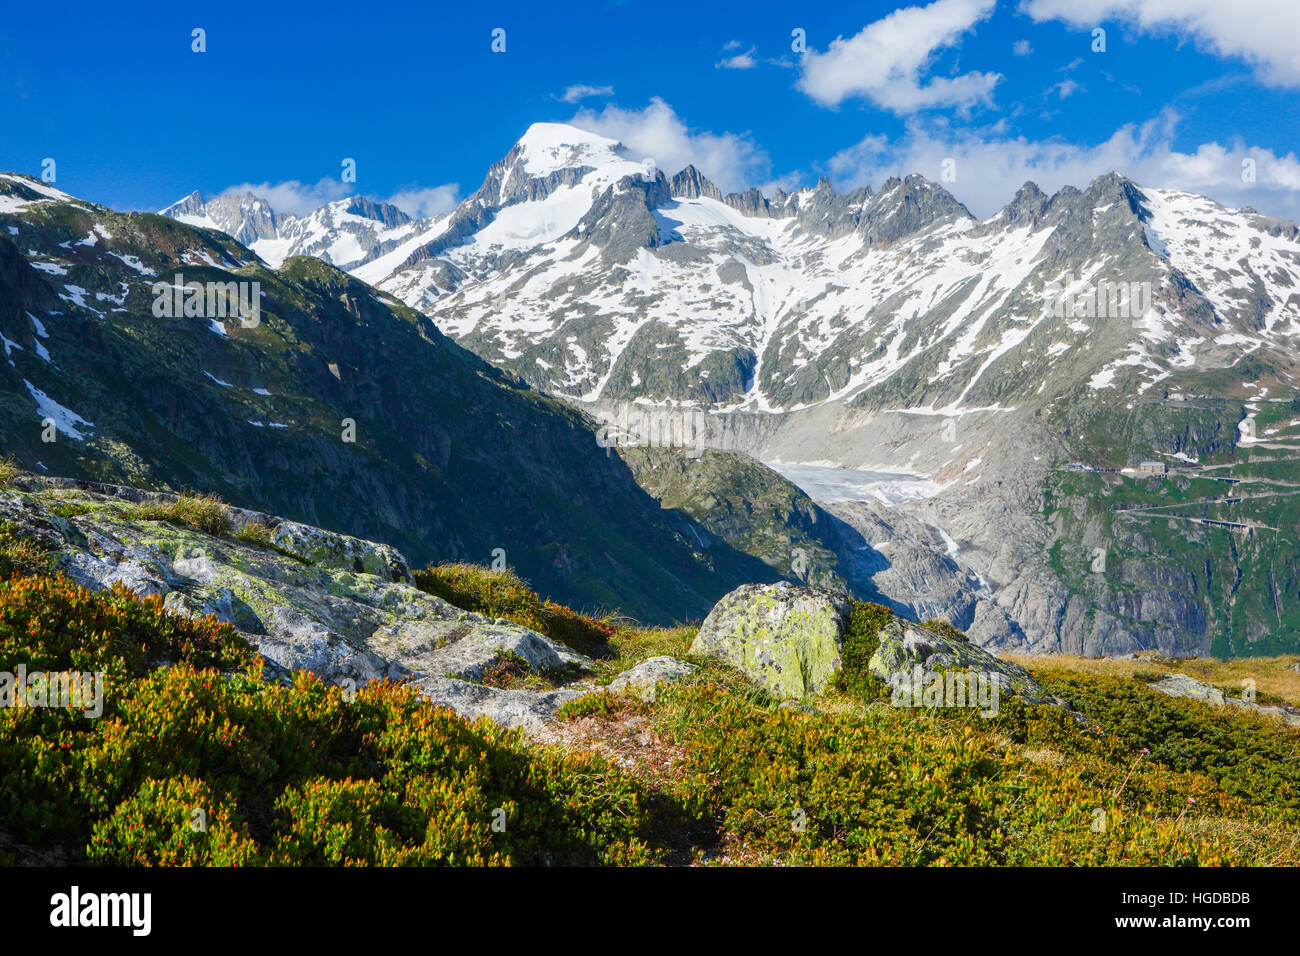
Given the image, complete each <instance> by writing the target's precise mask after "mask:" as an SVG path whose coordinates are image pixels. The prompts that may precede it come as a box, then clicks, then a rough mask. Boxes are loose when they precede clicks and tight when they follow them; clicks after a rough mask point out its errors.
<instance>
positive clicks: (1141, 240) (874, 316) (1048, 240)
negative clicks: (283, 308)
mask: <svg viewBox="0 0 1300 956" xmlns="http://www.w3.org/2000/svg"><path fill="white" fill-rule="evenodd" d="M165 212H166V213H167V214H169V215H173V216H176V217H177V218H181V219H183V220H185V221H187V222H191V223H195V224H202V225H211V226H213V227H215V228H220V229H222V230H223V231H226V232H229V233H230V234H231V235H233V236H235V237H236V238H239V239H240V240H241V241H243V242H245V243H246V244H248V245H249V246H250V247H251V248H253V249H254V250H255V251H256V252H257V253H258V254H259V255H261V256H262V257H263V258H265V259H267V260H268V261H270V262H271V263H272V264H275V263H278V262H279V261H282V260H283V258H284V257H286V256H287V255H300V254H306V255H317V256H319V257H321V258H323V259H326V260H327V261H329V262H331V263H333V264H335V265H338V266H340V267H342V268H346V269H348V270H350V271H352V272H353V274H354V275H356V276H357V277H358V278H361V279H363V280H364V281H366V282H369V283H371V284H373V285H376V286H378V287H379V288H381V289H384V290H385V291H388V292H390V293H392V294H393V295H395V296H397V297H398V298H400V299H402V300H403V301H405V302H406V303H407V304H409V305H412V306H414V307H416V308H419V309H421V310H422V311H424V312H426V313H427V314H429V315H430V316H431V317H432V318H433V319H434V320H435V321H436V322H437V324H438V325H439V327H440V328H442V329H443V330H444V331H446V332H447V333H448V334H449V335H451V336H453V337H454V338H457V339H458V340H460V341H461V342H462V344H465V345H467V346H468V347H470V348H471V349H473V350H475V351H477V352H478V353H479V354H481V355H483V356H484V357H486V358H488V359H490V360H492V361H494V362H496V363H497V364H501V365H504V366H506V367H509V368H510V369H511V370H512V371H514V372H516V373H517V374H519V375H520V376H522V377H523V378H525V379H526V380H527V381H529V382H531V383H532V384H534V385H536V386H538V387H540V388H543V389H546V390H548V391H552V392H555V393H558V394H563V395H567V396H570V397H573V398H579V399H582V400H586V401H591V400H595V399H598V398H604V399H617V400H627V401H641V402H651V403H659V404H681V403H685V404H694V405H701V406H705V407H709V408H711V409H746V410H754V411H790V410H796V409H799V408H804V407H809V406H811V405H815V404H819V403H825V402H841V401H846V400H850V399H854V400H856V401H857V402H858V403H860V404H863V405H865V406H868V407H902V408H908V409H913V410H918V411H924V410H929V411H932V412H944V413H959V412H961V411H962V410H965V409H972V408H987V407H995V406H1002V407H1010V406H1013V405H1016V404H1021V405H1023V404H1026V403H1030V404H1047V403H1049V402H1050V401H1052V400H1053V399H1054V398H1055V397H1056V396H1058V395H1059V394H1061V393H1062V392H1063V391H1066V390H1068V389H1070V388H1073V387H1075V386H1082V385H1085V384H1086V386H1087V387H1088V388H1089V390H1091V391H1092V392H1095V393H1102V392H1109V393H1110V394H1111V395H1112V396H1121V395H1124V396H1128V397H1140V396H1142V395H1144V394H1145V393H1146V392H1147V390H1149V389H1150V388H1151V387H1152V386H1154V385H1155V384H1156V383H1159V382H1161V381H1163V380H1165V379H1166V378H1168V377H1169V376H1170V375H1171V374H1173V373H1174V372H1176V371H1177V370H1179V369H1185V368H1189V367H1195V366H1197V365H1198V363H1199V364H1203V365H1206V366H1209V367H1224V366H1227V365H1230V364H1231V363H1232V362H1233V361H1236V360H1238V359H1240V358H1241V357H1242V356H1243V355H1246V354H1251V353H1253V352H1255V351H1257V350H1260V349H1265V350H1279V351H1289V350H1292V348H1293V346H1294V344H1295V342H1296V337H1297V335H1300V299H1298V298H1297V297H1296V296H1294V295H1293V294H1292V292H1291V289H1293V288H1296V287H1298V283H1300V236H1297V230H1296V227H1295V226H1294V225H1293V224H1290V223H1284V222H1281V221H1279V220H1273V219H1269V218H1267V217H1264V216H1260V215H1258V214H1256V213H1254V212H1253V211H1251V210H1230V209H1226V208H1224V207H1222V206H1219V205H1218V204H1216V203H1213V202H1212V201H1210V200H1208V199H1204V198H1202V197H1198V196H1193V195H1190V194H1186V193H1178V192H1174V191H1169V190H1158V189H1144V188H1142V187H1140V186H1138V185H1137V184H1135V183H1132V182H1131V181H1129V180H1127V179H1125V178H1123V177H1122V176H1119V175H1116V174H1110V175H1107V176H1103V177H1101V178H1099V179H1097V180H1096V181H1094V182H1093V183H1092V184H1090V185H1089V186H1088V188H1087V189H1086V190H1078V189H1074V188H1072V187H1067V188H1065V189H1063V190H1061V191H1060V192H1059V193H1057V194H1056V195H1055V196H1052V197H1050V198H1049V197H1047V196H1045V195H1044V194H1043V193H1042V192H1041V191H1039V190H1038V189H1037V187H1036V186H1034V185H1033V184H1032V183H1030V184H1026V186H1025V187H1024V188H1023V189H1022V190H1021V191H1020V193H1018V194H1017V196H1016V197H1015V199H1014V200H1013V201H1012V202H1011V203H1010V204H1009V205H1008V206H1007V207H1006V208H1005V209H1003V210H1002V211H1001V212H999V213H998V214H997V215H996V216H994V217H992V218H991V219H989V220H988V221H986V222H980V221H978V220H976V219H975V218H974V217H973V216H971V215H970V214H969V212H967V210H966V209H965V208H964V207H963V206H961V204H960V203H958V202H957V201H956V200H955V199H953V197H952V196H950V195H949V194H948V193H947V192H946V191H945V190H944V189H943V188H942V187H940V186H938V185H937V184H934V183H931V182H928V181H927V180H925V179H923V178H921V177H919V176H909V177H907V178H906V179H902V180H899V179H893V180H890V181H889V182H887V183H885V184H884V186H883V187H882V189H881V190H880V191H879V192H873V191H872V190H871V189H860V190H856V191H854V192H852V193H849V194H847V195H845V194H837V193H835V191H834V190H832V189H831V187H830V185H829V184H828V183H826V182H825V181H823V182H821V183H819V184H818V185H817V186H816V187H815V188H804V189H800V190H798V191H796V192H793V193H789V194H786V193H782V192H780V191H778V192H777V193H776V194H775V195H773V196H772V197H764V196H762V195H761V194H759V193H758V192H757V191H756V190H750V191H749V192H746V193H738V194H732V195H727V196H724V195H723V194H722V193H721V191H720V190H718V189H717V188H716V187H715V186H714V185H713V184H712V183H710V182H709V180H708V179H707V178H706V177H705V176H704V175H703V174H702V173H701V172H700V171H698V170H696V169H694V168H693V167H690V168H688V169H686V170H683V171H681V172H680V173H678V174H676V175H675V176H673V177H672V178H671V179H669V178H668V177H667V176H665V175H664V173H663V172H661V171H659V170H658V169H656V168H655V167H654V165H653V163H651V162H649V161H646V160H642V159H641V158H639V157H635V156H633V155H631V154H629V153H628V151H627V150H625V149H624V148H623V147H622V146H621V145H620V144H618V143H617V142H615V141H614V140H611V139H608V138H606V137H603V136H599V135H596V134H594V133H590V132H587V131H584V130H579V129H576V128H574V127H571V126H566V125H563V124H554V123H539V124H535V125H533V126H532V127H530V128H529V129H528V131H527V132H526V133H525V135H524V136H523V137H522V138H521V139H520V140H519V142H518V143H516V144H515V146H514V147H513V148H512V149H511V150H510V151H509V152H508V153H507V154H506V156H505V157H504V158H503V159H502V160H500V161H499V162H497V163H496V164H494V165H493V166H492V167H491V169H489V171H488V174H487V177H486V178H485V180H484V183H483V185H482V186H481V187H480V188H479V190H478V191H477V192H475V193H474V194H473V195H472V196H470V197H469V198H468V199H466V200H465V201H464V202H463V203H461V204H460V205H459V206H458V207H457V208H456V209H455V210H454V211H452V212H451V213H450V214H448V215H445V216H441V217H438V218H436V219H429V220H408V219H406V217H404V216H402V215H401V214H400V213H398V212H397V211H396V210H392V209H391V207H386V208H385V207H381V206H376V205H375V204H370V203H366V202H365V201H362V200H341V201H339V202H336V203H331V204H329V205H328V206H325V207H323V208H322V209H320V210H317V211H316V212H315V213H313V214H312V215H310V216H308V217H305V218H301V219H300V218H295V217H280V216H277V215H275V214H274V213H273V212H272V211H271V210H270V209H269V208H268V207H266V204H265V203H264V202H263V201H261V200H256V199H254V198H253V197H251V196H243V197H237V196H226V197H219V198H218V199H217V200H212V201H210V202H208V203H206V204H204V203H203V202H202V200H201V198H200V197H198V196H197V194H195V195H193V196H191V197H189V198H188V199H186V200H184V201H182V202H181V203H178V204H177V205H176V206H173V207H170V208H169V209H168V210H165ZM1107 283H1111V284H1115V286H1116V287H1118V288H1121V291H1123V292H1125V293H1127V291H1128V290H1129V289H1130V287H1131V286H1130V284H1132V283H1137V287H1140V290H1141V291H1140V293H1137V294H1135V297H1134V300H1133V302H1134V304H1135V305H1140V306H1141V309H1140V314H1125V315H1116V314H1112V313H1113V312H1114V307H1115V305H1116V304H1117V303H1118V302H1119V300H1116V299H1113V298H1112V299H1111V300H1110V301H1109V308H1108V301H1107V285H1106V284H1107ZM1093 289H1100V296H1099V298H1097V299H1095V300H1092V299H1090V298H1089V295H1090V294H1091V290H1093ZM1063 295H1064V296H1067V297H1068V303H1067V307H1065V308H1056V307H1055V306H1056V305H1057V302H1058V300H1059V299H1061V297H1062V296H1063ZM1132 311H1133V312H1135V313H1136V312H1137V311H1138V309H1137V308H1134V309H1133V310H1132Z"/></svg>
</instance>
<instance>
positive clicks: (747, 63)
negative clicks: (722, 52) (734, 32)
mask: <svg viewBox="0 0 1300 956" xmlns="http://www.w3.org/2000/svg"><path fill="white" fill-rule="evenodd" d="M727 48H728V49H734V47H732V45H731V44H730V43H729V44H727ZM754 50H755V48H754V47H752V46H751V47H750V48H749V49H748V50H746V51H745V52H744V53H737V54H736V55H735V56H729V57H725V58H724V59H722V60H719V61H718V62H717V63H716V64H715V67H716V68H717V69H722V70H752V69H753V68H754V67H756V66H758V60H756V59H754Z"/></svg>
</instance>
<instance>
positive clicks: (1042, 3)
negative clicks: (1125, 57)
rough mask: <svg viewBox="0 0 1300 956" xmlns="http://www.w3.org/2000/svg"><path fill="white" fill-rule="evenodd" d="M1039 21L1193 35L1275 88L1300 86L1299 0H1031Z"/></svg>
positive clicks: (1030, 10) (1030, 6) (1030, 8)
mask: <svg viewBox="0 0 1300 956" xmlns="http://www.w3.org/2000/svg"><path fill="white" fill-rule="evenodd" d="M1021 9H1022V10H1023V11H1024V12H1026V13H1028V14H1029V15H1030V16H1031V17H1033V18H1034V20H1036V21H1039V22H1042V21H1044V20H1062V21H1064V22H1066V23H1068V24H1070V25H1071V26H1075V27H1086V28H1089V29H1091V28H1093V27H1096V26H1098V25H1099V24H1100V23H1101V22H1102V21H1104V20H1118V21H1120V22H1123V23H1127V24H1131V25H1133V26H1136V27H1137V28H1138V29H1140V30H1142V31H1144V32H1146V33H1153V34H1155V33H1175V34H1185V35H1188V36H1191V37H1193V38H1194V39H1195V40H1196V41H1197V42H1199V43H1201V44H1202V45H1203V46H1206V47H1208V48H1209V49H1211V50H1213V51H1215V52H1216V53H1219V54H1221V55H1223V56H1234V57H1240V58H1242V59H1243V60H1245V61H1246V62H1248V63H1251V64H1252V65H1254V66H1255V67H1256V74H1257V76H1258V77H1259V79H1260V81H1261V82H1263V83H1267V84H1269V85H1271V86H1284V87H1297V86H1300V56H1297V55H1296V38H1297V37H1300V3H1296V0H1025V2H1024V3H1022V4H1021Z"/></svg>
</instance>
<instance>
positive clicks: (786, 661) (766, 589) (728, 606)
mask: <svg viewBox="0 0 1300 956" xmlns="http://www.w3.org/2000/svg"><path fill="white" fill-rule="evenodd" d="M851 610H852V605H851V603H850V601H849V600H848V598H846V597H844V596H843V595H841V594H837V593H836V592H834V591H827V590H824V589H822V588H810V587H803V586H801V585H797V584H791V583H789V582H784V581H783V582H780V583H778V584H745V585H742V586H740V587H738V588H736V590H734V591H732V592H731V593H730V594H727V595H725V596H724V597H723V598H722V600H720V601H719V602H718V603H717V604H716V605H715V606H714V608H713V610H712V611H710V612H709V616H708V617H707V618H705V619H704V624H703V625H702V626H701V627H700V632H699V634H698V635H696V638H695V641H694V643H692V644H691V653H692V654H701V655H708V656H711V657H717V658H720V659H722V660H725V661H727V662H728V663H730V664H732V665H734V666H735V667H737V668H739V669H740V670H741V671H743V672H744V673H745V674H747V675H749V677H750V678H752V679H753V680H754V681H755V682H756V683H758V684H761V685H762V686H763V687H766V688H767V689H768V690H770V691H771V692H772V693H773V694H775V695H776V696H779V697H795V698H802V697H807V696H809V695H811V694H819V693H821V692H822V691H823V690H824V689H825V688H826V685H827V683H828V682H829V681H830V679H831V677H832V676H833V675H834V674H835V672H836V671H837V670H838V669H839V667H840V646H841V644H842V643H843V639H844V632H845V629H846V628H847V627H848V621H849V613H850V611H851Z"/></svg>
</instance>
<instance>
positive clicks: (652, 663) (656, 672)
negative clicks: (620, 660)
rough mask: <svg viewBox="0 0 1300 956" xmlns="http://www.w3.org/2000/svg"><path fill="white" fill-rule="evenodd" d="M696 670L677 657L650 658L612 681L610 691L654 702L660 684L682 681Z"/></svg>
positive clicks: (692, 665)
mask: <svg viewBox="0 0 1300 956" xmlns="http://www.w3.org/2000/svg"><path fill="white" fill-rule="evenodd" d="M694 670H695V665H694V664H688V663H686V661H683V660H679V659H678V658H676V657H670V656H668V655H663V656H660V657H650V658H647V659H646V660H643V661H641V663H639V664H637V665H636V666H635V667H632V668H629V669H628V670H625V671H623V672H622V673H621V674H619V675H618V676H617V677H615V678H614V679H613V680H612V681H610V682H609V690H611V691H613V692H614V693H634V694H637V695H638V696H639V697H640V698H641V699H642V700H647V701H653V700H655V698H656V697H657V696H658V693H659V685H660V684H667V683H672V682H673V681H675V680H681V679H682V678H683V677H685V676H687V675H688V674H690V673H691V672H693V671H694Z"/></svg>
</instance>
